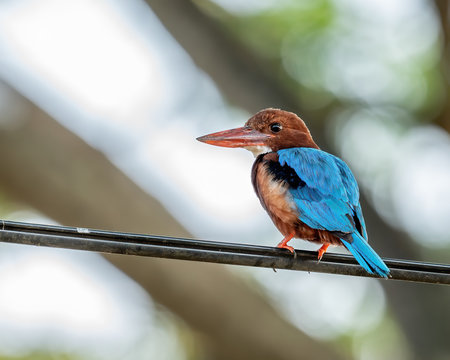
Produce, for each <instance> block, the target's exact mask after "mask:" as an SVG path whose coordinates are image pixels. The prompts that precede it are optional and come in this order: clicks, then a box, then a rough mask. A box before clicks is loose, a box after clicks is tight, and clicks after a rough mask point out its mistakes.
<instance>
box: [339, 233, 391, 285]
mask: <svg viewBox="0 0 450 360" xmlns="http://www.w3.org/2000/svg"><path fill="white" fill-rule="evenodd" d="M341 240H342V243H343V244H344V245H345V247H346V248H347V249H348V250H349V251H350V252H351V253H352V254H353V256H354V257H355V259H356V261H358V263H359V264H360V265H361V266H362V267H363V268H364V269H365V270H366V271H367V272H368V273H370V274H376V275H378V276H381V277H384V278H387V277H388V276H389V269H388V267H387V266H386V264H385V263H384V262H383V260H381V258H380V257H379V256H378V254H377V253H376V252H375V250H373V249H372V248H371V247H370V245H369V244H368V243H367V241H366V240H364V239H363V238H362V237H361V235H359V234H358V233H356V232H355V233H352V234H351V237H350V235H349V236H348V237H346V239H345V240H344V239H342V238H341Z"/></svg>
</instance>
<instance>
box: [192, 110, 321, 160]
mask: <svg viewBox="0 0 450 360" xmlns="http://www.w3.org/2000/svg"><path fill="white" fill-rule="evenodd" d="M197 140H199V141H202V142H205V143H207V144H211V145H216V146H224V147H243V148H246V149H247V150H250V151H252V152H253V153H254V154H255V156H256V155H259V154H261V153H267V152H271V151H278V150H281V149H287V148H293V147H309V148H316V149H318V146H317V145H316V143H315V142H314V140H313V139H312V137H311V133H310V132H309V130H308V128H307V127H306V125H305V123H304V122H303V120H302V119H300V118H299V117H298V116H297V115H295V114H294V113H291V112H288V111H284V110H279V109H265V110H261V111H260V112H258V113H256V114H255V115H253V116H252V117H251V118H250V119H249V120H248V121H247V122H246V123H245V125H244V126H243V127H240V128H236V129H231V130H225V131H220V132H217V133H213V134H209V135H205V136H201V137H199V138H197Z"/></svg>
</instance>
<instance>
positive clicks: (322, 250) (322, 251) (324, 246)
mask: <svg viewBox="0 0 450 360" xmlns="http://www.w3.org/2000/svg"><path fill="white" fill-rule="evenodd" d="M328 246H330V244H323V245H322V247H321V248H320V249H319V250H317V253H318V254H317V259H318V260H319V261H320V260H322V256H323V254H325V253H326V251H327V249H328Z"/></svg>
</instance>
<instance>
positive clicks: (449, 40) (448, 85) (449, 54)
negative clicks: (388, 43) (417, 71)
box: [435, 0, 450, 133]
mask: <svg viewBox="0 0 450 360" xmlns="http://www.w3.org/2000/svg"><path fill="white" fill-rule="evenodd" d="M435 5H436V9H437V11H438V14H439V19H440V21H441V33H442V54H441V69H442V70H441V71H442V76H443V78H444V84H445V92H446V93H445V99H446V101H445V102H444V107H443V109H442V111H441V113H440V114H439V116H438V118H437V123H438V124H439V125H441V126H442V127H443V128H444V129H445V130H447V132H449V133H450V6H449V1H448V0H435Z"/></svg>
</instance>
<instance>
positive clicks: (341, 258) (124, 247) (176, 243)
mask: <svg viewBox="0 0 450 360" xmlns="http://www.w3.org/2000/svg"><path fill="white" fill-rule="evenodd" d="M0 242H6V243H15V244H26V245H35V246H46V247H54V248H63V249H73V250H87V251H96V252H101V253H113V254H126V255H138V256H149V257H158V258H167V259H180V260H191V261H202V262H211V263H221V264H231V265H245V266H255V267H267V268H273V269H287V270H301V271H308V272H321V273H329V274H341V275H353V276H366V277H372V276H371V275H370V274H368V273H367V272H366V271H365V270H364V269H363V268H362V267H361V266H359V265H358V264H357V263H356V261H355V260H354V258H353V257H352V256H350V255H341V254H325V255H324V257H323V258H322V260H321V261H320V262H318V261H317V252H315V251H306V250H296V255H295V256H293V255H292V254H291V253H290V252H289V251H287V250H284V249H278V248H275V247H267V246H256V245H245V244H235V243H225V242H216V241H202V240H193V239H184V238H175V237H167V236H155V235H143V234H133V233H122V232H113V231H102V230H93V229H86V228H75V227H67V226H50V225H39V224H30V223H20V222H13V221H1V223H0ZM383 260H384V261H385V263H386V265H387V266H388V267H389V269H390V270H391V275H392V276H391V279H392V280H405V281H414V282H423V283H433V284H446V285H450V265H445V264H433V263H424V262H418V261H410V260H398V259H383Z"/></svg>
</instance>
